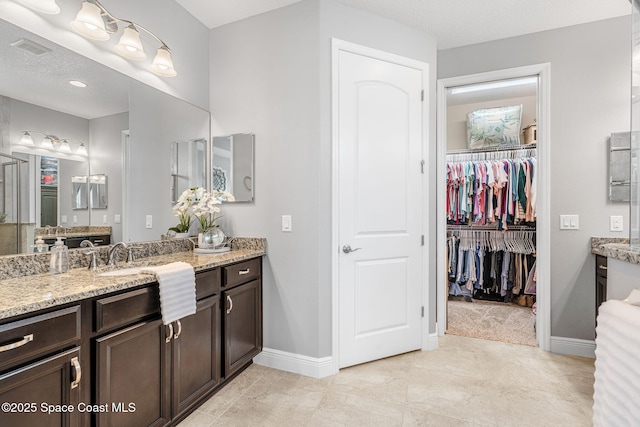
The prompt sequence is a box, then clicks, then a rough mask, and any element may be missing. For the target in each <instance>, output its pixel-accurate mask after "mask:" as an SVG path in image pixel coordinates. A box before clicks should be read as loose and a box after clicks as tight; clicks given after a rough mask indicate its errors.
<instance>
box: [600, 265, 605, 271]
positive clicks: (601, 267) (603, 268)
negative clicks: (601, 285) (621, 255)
mask: <svg viewBox="0 0 640 427" xmlns="http://www.w3.org/2000/svg"><path fill="white" fill-rule="evenodd" d="M598 268H599V269H600V270H606V269H607V266H606V265H599V266H598Z"/></svg>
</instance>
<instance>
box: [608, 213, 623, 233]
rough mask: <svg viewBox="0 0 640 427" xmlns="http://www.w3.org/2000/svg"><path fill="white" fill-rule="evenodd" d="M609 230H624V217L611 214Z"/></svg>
mask: <svg viewBox="0 0 640 427" xmlns="http://www.w3.org/2000/svg"><path fill="white" fill-rule="evenodd" d="M609 231H624V219H623V217H622V215H611V216H610V217H609Z"/></svg>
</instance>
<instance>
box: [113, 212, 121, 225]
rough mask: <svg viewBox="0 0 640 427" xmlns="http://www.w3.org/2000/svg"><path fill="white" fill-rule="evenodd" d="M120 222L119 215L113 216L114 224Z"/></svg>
mask: <svg viewBox="0 0 640 427" xmlns="http://www.w3.org/2000/svg"><path fill="white" fill-rule="evenodd" d="M121 221H122V220H121V219H120V214H115V215H114V216H113V222H115V223H116V224H120V222H121Z"/></svg>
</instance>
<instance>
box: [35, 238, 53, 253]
mask: <svg viewBox="0 0 640 427" xmlns="http://www.w3.org/2000/svg"><path fill="white" fill-rule="evenodd" d="M31 248H32V249H33V252H36V253H41V252H47V251H48V250H49V245H47V244H46V243H45V242H44V240H43V239H42V236H38V238H37V239H36V244H35V245H31Z"/></svg>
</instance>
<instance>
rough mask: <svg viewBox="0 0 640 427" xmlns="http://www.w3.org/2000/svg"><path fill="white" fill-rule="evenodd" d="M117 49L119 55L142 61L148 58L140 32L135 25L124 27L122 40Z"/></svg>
mask: <svg viewBox="0 0 640 427" xmlns="http://www.w3.org/2000/svg"><path fill="white" fill-rule="evenodd" d="M115 51H116V53H117V54H118V55H120V56H124V57H125V58H127V59H133V60H134V61H142V60H143V59H146V58H147V54H146V53H144V49H143V48H142V42H140V33H139V32H138V30H136V29H135V27H134V26H133V25H129V26H128V27H127V28H125V29H124V32H123V33H122V36H121V37H120V42H119V43H118V44H117V45H116V47H115Z"/></svg>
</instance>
